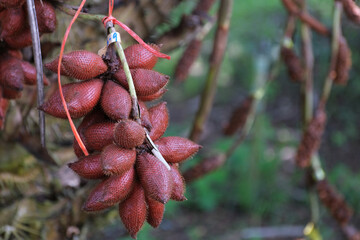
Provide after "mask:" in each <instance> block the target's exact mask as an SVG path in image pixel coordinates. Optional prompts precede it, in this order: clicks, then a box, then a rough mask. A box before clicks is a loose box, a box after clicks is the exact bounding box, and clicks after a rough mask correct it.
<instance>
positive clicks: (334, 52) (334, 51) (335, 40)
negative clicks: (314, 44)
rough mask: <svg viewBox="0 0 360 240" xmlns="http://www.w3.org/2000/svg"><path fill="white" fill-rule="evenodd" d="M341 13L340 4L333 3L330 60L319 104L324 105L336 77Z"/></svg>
mask: <svg viewBox="0 0 360 240" xmlns="http://www.w3.org/2000/svg"><path fill="white" fill-rule="evenodd" d="M341 11H342V4H341V2H339V1H335V9H334V19H333V35H332V43H331V59H330V67H329V72H328V75H327V78H326V80H325V83H324V88H323V91H322V95H321V100H320V104H321V105H325V104H326V102H327V100H328V98H329V96H330V92H331V88H332V84H333V81H334V79H335V77H336V72H335V67H336V59H337V56H338V50H339V40H340V37H341V26H340V25H341Z"/></svg>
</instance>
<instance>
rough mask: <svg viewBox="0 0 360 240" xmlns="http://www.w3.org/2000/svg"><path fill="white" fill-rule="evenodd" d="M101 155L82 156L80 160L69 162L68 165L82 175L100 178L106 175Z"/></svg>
mask: <svg viewBox="0 0 360 240" xmlns="http://www.w3.org/2000/svg"><path fill="white" fill-rule="evenodd" d="M100 159H101V155H100V154H94V155H88V156H86V157H82V158H80V159H79V160H78V161H76V162H73V163H69V164H68V166H69V168H71V169H72V170H73V171H74V172H76V173H77V174H78V175H79V176H80V177H83V178H88V179H98V178H103V177H105V175H104V173H103V172H102V167H101V160H100Z"/></svg>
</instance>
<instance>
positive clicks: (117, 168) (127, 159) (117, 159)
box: [101, 144, 136, 175]
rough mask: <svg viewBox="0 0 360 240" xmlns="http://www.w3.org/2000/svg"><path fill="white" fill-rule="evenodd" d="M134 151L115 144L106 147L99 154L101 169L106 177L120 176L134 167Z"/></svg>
mask: <svg viewBox="0 0 360 240" xmlns="http://www.w3.org/2000/svg"><path fill="white" fill-rule="evenodd" d="M135 160H136V151H135V150H134V149H125V148H120V147H118V146H116V145H115V144H111V145H108V146H106V147H105V148H104V150H103V151H102V153H101V167H102V171H103V172H104V174H106V175H121V174H123V173H124V172H126V171H128V170H129V169H130V168H131V167H133V166H134V164H135Z"/></svg>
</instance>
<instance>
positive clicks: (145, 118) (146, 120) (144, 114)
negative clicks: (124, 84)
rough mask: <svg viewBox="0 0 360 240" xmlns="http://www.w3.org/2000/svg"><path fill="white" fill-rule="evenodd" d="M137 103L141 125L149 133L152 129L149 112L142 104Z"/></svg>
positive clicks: (140, 102)
mask: <svg viewBox="0 0 360 240" xmlns="http://www.w3.org/2000/svg"><path fill="white" fill-rule="evenodd" d="M138 103H139V108H140V116H141V125H143V126H144V127H146V128H147V129H148V130H149V131H150V130H151V128H152V124H151V121H150V115H149V111H148V109H147V107H146V105H145V103H144V102H142V101H139V102H138Z"/></svg>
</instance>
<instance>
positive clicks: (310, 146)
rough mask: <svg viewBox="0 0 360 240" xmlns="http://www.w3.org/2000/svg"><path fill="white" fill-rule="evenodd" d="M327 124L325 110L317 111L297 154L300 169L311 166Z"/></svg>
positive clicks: (296, 159) (296, 160)
mask: <svg viewBox="0 0 360 240" xmlns="http://www.w3.org/2000/svg"><path fill="white" fill-rule="evenodd" d="M325 123H326V112H325V111H324V109H323V108H319V109H317V111H316V114H315V116H314V118H313V119H312V120H311V121H310V123H309V124H308V126H307V129H306V130H305V132H304V134H303V136H302V138H301V142H300V144H299V147H298V149H297V152H296V156H295V162H296V164H297V165H298V166H299V167H302V168H304V167H308V166H310V162H311V157H312V156H313V154H314V153H315V152H316V151H317V150H318V149H319V147H320V143H321V137H322V134H323V132H324V128H325Z"/></svg>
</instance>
